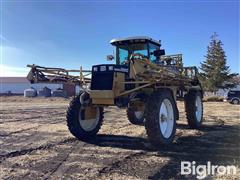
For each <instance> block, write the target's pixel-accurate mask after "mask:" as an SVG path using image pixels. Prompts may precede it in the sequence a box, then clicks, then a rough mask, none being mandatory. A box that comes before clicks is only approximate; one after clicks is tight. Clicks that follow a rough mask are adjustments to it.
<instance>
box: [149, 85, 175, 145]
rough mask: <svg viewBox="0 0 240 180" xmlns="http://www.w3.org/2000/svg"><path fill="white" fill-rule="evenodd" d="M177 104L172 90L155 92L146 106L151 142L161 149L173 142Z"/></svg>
mask: <svg viewBox="0 0 240 180" xmlns="http://www.w3.org/2000/svg"><path fill="white" fill-rule="evenodd" d="M176 114H177V112H176V104H175V100H174V98H173V95H172V93H171V91H170V90H167V89H163V90H161V91H160V92H154V93H153V94H152V95H151V96H150V98H149V101H148V103H147V106H146V121H145V129H146V132H147V135H148V138H149V140H150V142H151V143H152V144H153V145H154V146H156V147H159V146H161V145H163V144H169V143H171V142H172V141H173V139H174V136H175V132H176Z"/></svg>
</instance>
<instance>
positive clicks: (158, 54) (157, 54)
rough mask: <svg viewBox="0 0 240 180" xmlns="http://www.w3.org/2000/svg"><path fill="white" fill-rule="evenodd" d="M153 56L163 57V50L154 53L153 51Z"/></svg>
mask: <svg viewBox="0 0 240 180" xmlns="http://www.w3.org/2000/svg"><path fill="white" fill-rule="evenodd" d="M153 55H154V56H156V57H159V56H162V55H165V50H164V49H158V50H155V51H153Z"/></svg>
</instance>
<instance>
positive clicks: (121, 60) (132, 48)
mask: <svg viewBox="0 0 240 180" xmlns="http://www.w3.org/2000/svg"><path fill="white" fill-rule="evenodd" d="M117 52H118V55H117V64H125V63H126V61H127V60H128V59H129V58H130V56H131V54H137V53H139V54H142V55H143V56H145V57H146V58H148V45H147V44H146V43H134V44H126V45H120V46H118V50H117Z"/></svg>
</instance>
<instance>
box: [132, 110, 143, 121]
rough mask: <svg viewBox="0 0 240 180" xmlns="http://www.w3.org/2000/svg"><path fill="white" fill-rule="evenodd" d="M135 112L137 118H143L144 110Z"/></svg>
mask: <svg viewBox="0 0 240 180" xmlns="http://www.w3.org/2000/svg"><path fill="white" fill-rule="evenodd" d="M134 114H135V117H136V118H137V119H142V117H143V114H144V112H143V111H135V112H134Z"/></svg>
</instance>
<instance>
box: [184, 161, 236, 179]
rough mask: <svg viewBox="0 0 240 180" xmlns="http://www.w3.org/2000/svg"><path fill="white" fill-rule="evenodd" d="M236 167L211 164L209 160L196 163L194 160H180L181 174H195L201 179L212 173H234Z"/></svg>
mask: <svg viewBox="0 0 240 180" xmlns="http://www.w3.org/2000/svg"><path fill="white" fill-rule="evenodd" d="M236 171H237V168H236V166H234V165H228V166H223V165H212V163H211V162H210V161H208V162H207V164H204V165H201V164H196V162H195V161H192V162H189V161H181V175H196V178H197V179H203V178H206V177H207V176H209V175H210V176H212V175H230V174H231V175H234V174H236Z"/></svg>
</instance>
